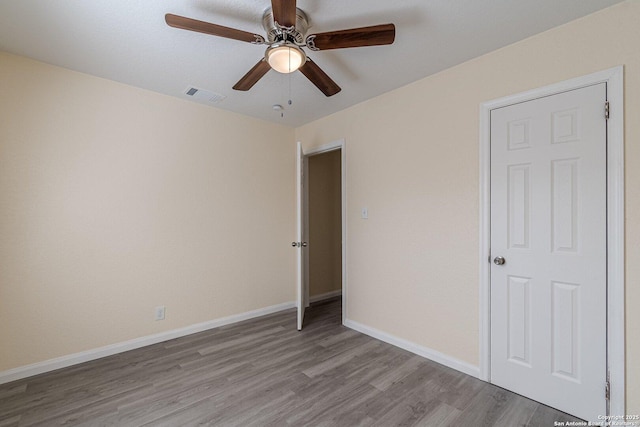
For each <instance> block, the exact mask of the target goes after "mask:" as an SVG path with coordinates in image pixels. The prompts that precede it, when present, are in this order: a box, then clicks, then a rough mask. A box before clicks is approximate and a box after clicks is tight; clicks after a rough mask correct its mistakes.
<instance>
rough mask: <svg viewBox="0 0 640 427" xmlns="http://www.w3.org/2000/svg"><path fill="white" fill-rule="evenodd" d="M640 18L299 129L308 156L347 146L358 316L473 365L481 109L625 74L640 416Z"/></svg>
mask: <svg viewBox="0 0 640 427" xmlns="http://www.w3.org/2000/svg"><path fill="white" fill-rule="evenodd" d="M639 22H640V2H638V1H631V2H627V3H623V4H621V5H618V6H614V7H612V8H610V9H606V10H604V11H601V12H599V13H596V14H594V15H591V16H588V17H585V18H583V19H580V20H577V21H574V22H572V23H569V24H567V25H564V26H562V27H559V28H556V29H553V30H551V31H548V32H546V33H543V34H540V35H537V36H535V37H532V38H530V39H527V40H525V41H523V42H520V43H517V44H515V45H512V46H508V47H506V48H503V49H500V50H498V51H495V52H493V53H490V54H487V55H484V56H482V57H479V58H477V59H475V60H472V61H469V62H467V63H464V64H462V65H460V66H457V67H454V68H451V69H449V70H446V71H444V72H442V73H439V74H437V75H434V76H431V77H428V78H425V79H423V80H420V81H418V82H415V83H413V84H410V85H408V86H406V87H404V88H401V89H399V90H395V91H393V92H390V93H387V94H385V95H383V96H380V97H378V98H375V99H372V100H369V101H367V102H364V103H362V104H360V105H357V106H355V107H353V108H350V109H348V110H345V111H342V112H340V113H337V114H334V115H332V116H329V117H326V118H323V119H321V120H318V121H316V122H313V123H311V124H308V125H306V126H302V127H300V128H298V129H297V130H296V139H297V140H299V141H302V142H303V144H304V146H305V148H306V149H309V148H312V147H314V146H319V145H322V144H325V143H327V142H330V141H335V140H338V139H341V138H345V140H346V147H347V156H346V157H347V195H346V196H347V230H348V237H347V248H348V253H347V259H348V266H347V290H348V301H347V307H346V312H347V316H348V317H349V319H351V320H354V321H356V322H359V323H362V324H364V325H367V326H369V327H373V328H377V329H379V330H382V331H384V332H387V333H390V334H393V335H396V336H398V337H401V338H403V339H406V340H409V341H412V342H414V343H416V344H419V345H422V346H425V347H428V348H431V349H434V350H437V351H439V352H442V353H444V354H446V355H449V356H452V357H454V358H457V359H459V360H462V361H466V362H468V363H471V364H474V365H477V364H478V357H479V356H478V352H479V350H478V349H479V347H478V346H479V344H478V327H479V326H478V308H479V301H478V289H479V267H478V244H479V242H478V236H479V223H478V218H479V212H478V209H479V190H478V188H479V178H478V176H479V159H478V142H479V136H478V133H479V132H478V127H479V105H480V103H482V102H484V101H488V100H492V99H496V98H500V97H503V96H506V95H510V94H514V93H518V92H523V91H526V90H529V89H532V88H536V87H541V86H545V85H549V84H552V83H556V82H559V81H562V80H566V79H569V78H573V77H577V76H582V75H586V74H589V73H593V72H596V71H600V70H603V69H607V68H610V67H614V66H617V65H624V66H625V150H626V153H625V156H626V165H625V166H626V193H625V196H626V310H627V311H626V316H627V321H626V345H627V405H628V406H627V408H628V412H629V413H631V414H638V413H640V363H639V361H640V310H638V307H640V286H639V285H640V243H639V242H640V121H639V120H638V117H640V25H639V24H638V23H639ZM425 54H428V52H426V53H425ZM612 114H616V112H615V111H614V112H612ZM363 206H367V207H368V208H369V219H368V220H362V219H360V218H359V214H360V208H361V207H363Z"/></svg>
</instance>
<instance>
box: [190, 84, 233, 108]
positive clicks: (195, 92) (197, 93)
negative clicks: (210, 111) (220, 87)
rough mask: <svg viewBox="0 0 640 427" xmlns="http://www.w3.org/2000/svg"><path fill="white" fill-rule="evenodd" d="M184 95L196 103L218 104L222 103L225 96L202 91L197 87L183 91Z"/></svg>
mask: <svg viewBox="0 0 640 427" xmlns="http://www.w3.org/2000/svg"><path fill="white" fill-rule="evenodd" d="M184 93H185V95H187V96H189V97H192V98H195V99H197V100H198V101H203V102H210V103H214V104H215V103H218V102H222V101H223V100H224V99H225V98H226V96H224V95H221V94H219V93H215V92H211V91H210V90H204V89H200V88H197V87H193V86H190V87H188V88H187V89H185V91H184Z"/></svg>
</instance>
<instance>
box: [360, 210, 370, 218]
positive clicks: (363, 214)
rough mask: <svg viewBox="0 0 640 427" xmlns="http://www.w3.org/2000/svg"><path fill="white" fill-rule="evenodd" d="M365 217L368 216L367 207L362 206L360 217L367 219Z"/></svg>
mask: <svg viewBox="0 0 640 427" xmlns="http://www.w3.org/2000/svg"><path fill="white" fill-rule="evenodd" d="M367 218H369V209H368V208H362V219H367Z"/></svg>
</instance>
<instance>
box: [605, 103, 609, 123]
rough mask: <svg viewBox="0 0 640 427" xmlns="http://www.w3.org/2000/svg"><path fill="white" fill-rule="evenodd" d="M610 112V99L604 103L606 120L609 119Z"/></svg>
mask: <svg viewBox="0 0 640 427" xmlns="http://www.w3.org/2000/svg"><path fill="white" fill-rule="evenodd" d="M609 113H610V107H609V101H607V102H605V103H604V118H605V119H606V120H609Z"/></svg>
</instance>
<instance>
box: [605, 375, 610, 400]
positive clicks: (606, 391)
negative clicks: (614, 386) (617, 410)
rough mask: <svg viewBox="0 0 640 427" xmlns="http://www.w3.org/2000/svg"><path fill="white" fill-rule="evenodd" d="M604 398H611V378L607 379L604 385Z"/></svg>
mask: <svg viewBox="0 0 640 427" xmlns="http://www.w3.org/2000/svg"><path fill="white" fill-rule="evenodd" d="M604 398H605V399H607V400H609V399H611V382H609V380H607V382H606V384H605V386H604Z"/></svg>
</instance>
